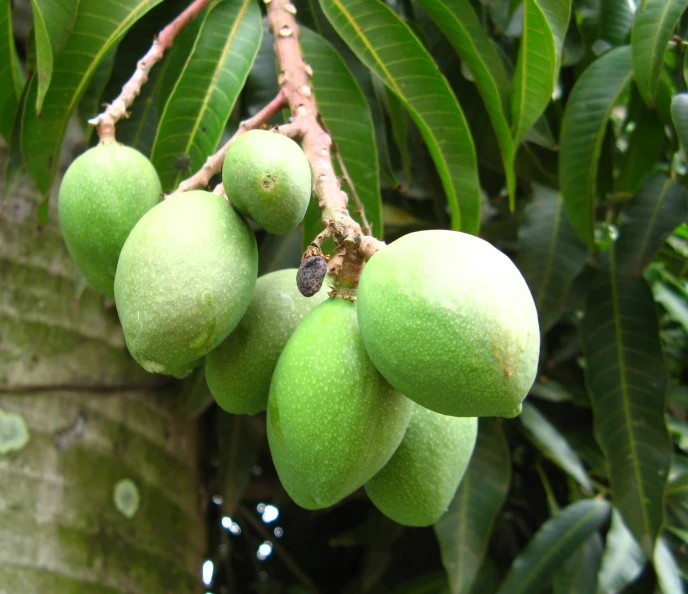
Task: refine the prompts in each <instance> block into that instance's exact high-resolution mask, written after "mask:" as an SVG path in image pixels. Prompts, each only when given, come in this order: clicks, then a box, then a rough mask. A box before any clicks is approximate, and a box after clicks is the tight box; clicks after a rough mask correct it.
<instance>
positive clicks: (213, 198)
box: [115, 190, 258, 376]
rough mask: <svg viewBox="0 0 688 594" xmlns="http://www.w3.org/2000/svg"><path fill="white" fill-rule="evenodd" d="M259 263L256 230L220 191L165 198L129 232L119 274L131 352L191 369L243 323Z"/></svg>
mask: <svg viewBox="0 0 688 594" xmlns="http://www.w3.org/2000/svg"><path fill="white" fill-rule="evenodd" d="M257 270H258V250H257V247H256V240H255V237H254V236H253V233H251V230H250V228H249V226H248V224H247V223H246V221H245V220H244V219H243V218H242V217H241V216H240V215H239V214H237V213H236V212H235V211H234V209H232V207H231V206H230V205H229V204H227V201H226V200H225V199H224V198H223V197H222V196H218V195H217V194H211V193H210V192H205V191H202V190H197V191H192V192H185V193H183V194H178V195H176V196H172V197H170V198H168V199H167V200H165V201H164V202H161V203H160V204H158V205H157V206H156V207H154V208H153V209H151V210H150V211H149V212H147V213H146V214H145V215H144V216H143V217H142V218H141V220H140V221H139V222H138V223H137V224H136V226H135V227H134V229H133V230H132V231H131V233H130V235H129V237H128V238H127V241H126V242H125V243H124V247H123V248H122V253H121V254H120V258H119V264H118V266H117V274H116V275H115V304H116V306H117V312H118V314H119V317H120V321H121V323H122V328H123V330H124V337H125V340H126V343H127V347H128V349H129V352H130V353H131V354H132V356H133V357H134V359H136V360H137V361H138V362H139V363H140V364H141V366H143V368H144V369H146V370H147V371H150V372H151V373H162V374H166V375H176V376H182V375H184V374H186V373H188V372H190V371H191V370H192V369H193V367H194V366H195V365H196V364H197V363H198V362H199V361H200V360H201V359H202V358H203V356H205V355H206V354H207V353H208V352H209V351H211V350H212V349H214V348H215V347H216V346H218V345H219V344H220V343H221V342H222V341H223V340H224V339H225V338H226V337H227V335H228V334H229V333H230V332H231V331H232V330H233V329H234V328H235V327H236V325H237V324H238V323H239V320H240V319H241V317H242V316H243V315H244V312H245V311H246V308H247V307H248V304H249V302H250V300H251V294H252V293H253V288H254V286H255V283H256V275H257Z"/></svg>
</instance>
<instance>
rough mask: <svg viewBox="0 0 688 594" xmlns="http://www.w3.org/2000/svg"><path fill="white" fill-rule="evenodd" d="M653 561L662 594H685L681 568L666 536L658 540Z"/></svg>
mask: <svg viewBox="0 0 688 594" xmlns="http://www.w3.org/2000/svg"><path fill="white" fill-rule="evenodd" d="M653 563H654V566H655V573H656V574H657V582H658V584H659V589H660V590H661V592H662V594H683V593H684V592H685V591H686V590H685V588H684V585H683V579H682V577H681V569H680V567H679V565H678V563H677V562H676V558H675V557H674V554H673V553H672V552H671V549H670V548H669V544H668V543H667V541H666V539H665V538H660V539H659V541H658V542H657V548H656V549H655V556H654V558H653Z"/></svg>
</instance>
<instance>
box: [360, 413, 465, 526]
mask: <svg viewBox="0 0 688 594" xmlns="http://www.w3.org/2000/svg"><path fill="white" fill-rule="evenodd" d="M477 434H478V419H476V418H473V417H449V416H445V415H441V414H439V413H436V412H433V411H431V410H428V409H427V408H423V407H422V406H418V405H415V407H414V409H413V414H412V415H411V421H410V422H409V426H408V429H406V434H405V435H404V439H403V440H402V442H401V444H400V445H399V447H398V448H397V451H396V452H394V455H393V456H392V458H391V459H390V461H389V462H387V464H385V466H384V468H383V469H382V470H381V471H380V472H378V473H377V474H376V475H375V476H374V477H373V478H372V479H370V480H369V481H368V482H367V483H366V485H365V490H366V493H368V497H370V500H371V501H372V502H373V504H374V505H375V507H377V508H378V509H379V510H380V511H381V512H382V513H383V514H385V515H386V516H387V517H388V518H390V519H392V520H394V521H395V522H398V523H399V524H404V525H406V526H430V525H431V524H434V523H435V522H437V520H439V519H440V517H441V516H442V514H444V512H445V511H447V507H448V506H449V504H450V503H451V500H452V498H453V497H454V493H455V492H456V489H457V487H458V486H459V483H460V482H461V479H462V478H463V475H464V473H465V472H466V468H467V467H468V462H469V461H470V459H471V455H472V454H473V448H474V447H475V438H476V436H477Z"/></svg>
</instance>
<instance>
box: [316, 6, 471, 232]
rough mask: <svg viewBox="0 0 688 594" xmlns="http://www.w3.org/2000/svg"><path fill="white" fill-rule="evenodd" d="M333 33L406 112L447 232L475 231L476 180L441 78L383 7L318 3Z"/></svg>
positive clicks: (465, 136) (455, 108) (458, 116)
mask: <svg viewBox="0 0 688 594" xmlns="http://www.w3.org/2000/svg"><path fill="white" fill-rule="evenodd" d="M320 5H321V6H322V8H323V11H324V12H325V15H326V16H327V18H328V20H329V21H330V22H331V23H332V25H333V26H334V28H335V30H336V31H337V33H339V35H340V36H341V37H342V39H344V41H346V43H347V44H348V45H349V47H350V48H351V49H352V50H353V52H354V53H355V54H356V55H357V56H358V58H359V59H360V60H361V61H362V62H363V63H364V64H365V65H366V66H368V68H370V69H371V70H372V71H373V72H374V73H375V75H376V76H378V77H379V78H380V79H381V80H382V82H383V83H385V85H386V86H387V87H388V88H389V89H390V90H391V91H392V92H394V93H395V94H396V95H397V96H398V97H399V98H400V99H401V101H402V102H403V103H404V105H405V106H406V108H407V109H408V110H409V113H410V114H411V117H412V118H413V120H414V121H415V123H416V125H417V126H418V129H419V130H420V132H421V134H422V135H423V139H424V140H425V142H426V143H427V145H428V148H429V150H430V154H431V155H432V158H433V160H434V162H435V166H436V167H437V170H438V172H439V175H440V178H441V179H442V185H443V186H444V191H445V193H446V196H447V201H448V203H449V208H450V211H451V217H452V228H454V229H460V230H461V231H464V232H467V233H474V234H475V233H477V232H478V230H479V228H480V182H479V180H478V169H477V160H476V156H475V147H474V144H473V139H472V138H471V134H470V131H469V129H468V124H467V123H466V118H465V117H464V114H463V112H462V111H461V107H460V106H459V104H458V102H457V101H456V98H455V97H454V94H453V93H452V91H451V88H450V87H449V84H448V83H447V81H446V79H445V78H444V77H443V76H442V75H441V74H440V72H439V70H438V68H437V65H436V64H435V62H434V61H433V59H432V57H431V56H430V54H428V52H427V51H426V50H425V48H424V47H423V46H422V45H421V43H420V42H419V41H418V39H417V38H416V37H415V35H414V34H413V33H412V32H411V30H410V29H409V28H408V26H407V25H406V24H405V23H404V22H403V21H402V20H401V19H399V18H398V17H397V15H396V14H395V13H394V12H393V11H392V10H391V9H390V8H388V7H387V6H386V5H385V4H382V3H378V2H361V1H360V0H320Z"/></svg>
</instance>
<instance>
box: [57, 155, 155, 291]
mask: <svg viewBox="0 0 688 594" xmlns="http://www.w3.org/2000/svg"><path fill="white" fill-rule="evenodd" d="M161 200H162V187H161V186H160V179H159V178H158V174H157V173H156V172H155V169H154V167H153V165H152V164H151V162H150V161H149V160H148V159H147V158H146V157H145V156H144V155H143V154H141V153H140V152H139V151H137V150H135V149H133V148H130V147H128V146H123V145H121V144H99V145H97V146H94V147H93V148H91V149H89V150H87V151H86V152H85V153H83V154H82V155H80V156H79V157H77V158H76V159H75V160H74V161H73V162H72V164H71V165H70V166H69V168H68V169H67V172H66V173H65V175H64V178H63V179H62V183H61V184H60V191H59V195H58V203H57V206H58V217H59V219H60V227H61V229H62V236H63V237H64V241H65V244H66V245H67V250H68V251H69V253H70V255H71V256H72V259H73V260H74V263H75V264H76V265H77V267H78V268H79V270H81V272H82V273H83V275H84V277H85V278H86V280H87V281H88V282H89V283H90V284H91V285H93V286H94V287H95V288H96V289H97V290H98V291H100V292H101V293H102V294H103V295H106V296H107V297H114V296H115V290H114V283H115V271H116V270H117V260H118V259H119V254H120V252H121V251H122V246H123V245H124V242H125V240H126V239H127V237H128V235H129V233H130V232H131V230H132V229H133V228H134V225H136V223H137V222H138V221H139V219H140V218H141V217H142V216H143V215H144V214H146V213H147V212H148V211H149V210H150V209H151V208H153V207H154V206H155V205H156V204H158V202H160V201H161Z"/></svg>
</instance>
